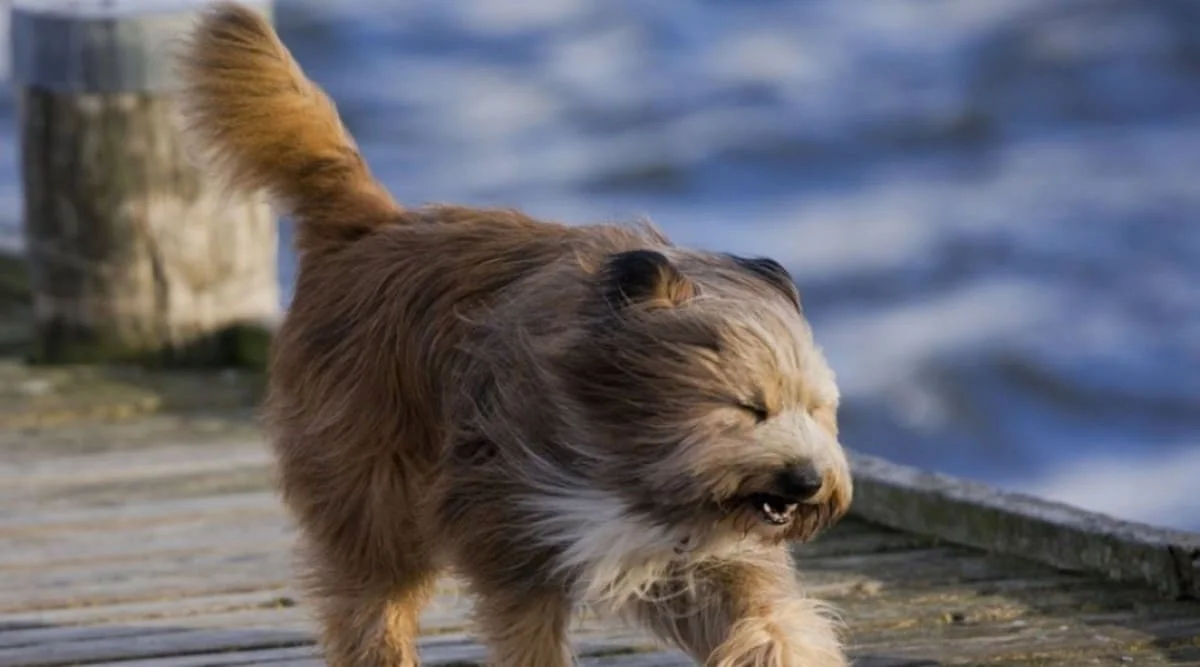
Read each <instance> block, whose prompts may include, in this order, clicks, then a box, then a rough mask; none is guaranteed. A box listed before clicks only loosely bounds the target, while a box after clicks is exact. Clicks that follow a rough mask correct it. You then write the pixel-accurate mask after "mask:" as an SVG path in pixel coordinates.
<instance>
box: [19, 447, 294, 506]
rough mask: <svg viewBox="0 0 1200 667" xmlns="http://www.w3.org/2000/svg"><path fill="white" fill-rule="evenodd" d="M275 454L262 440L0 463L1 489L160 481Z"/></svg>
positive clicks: (267, 460) (255, 463) (258, 462)
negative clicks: (148, 480) (141, 480)
mask: <svg viewBox="0 0 1200 667" xmlns="http://www.w3.org/2000/svg"><path fill="white" fill-rule="evenodd" d="M270 464H271V454H270V452H269V451H268V450H267V448H266V446H265V445H264V444H263V443H262V442H261V441H251V442H230V443H211V444H209V445H206V446H200V447H198V446H194V445H163V446H159V447H154V448H152V449H143V450H140V451H137V452H122V451H117V452H104V453H100V454H93V455H90V456H70V457H59V458H47V459H40V460H35V461H25V462H12V463H5V462H0V489H3V493H4V494H5V495H8V494H13V495H16V494H17V493H18V492H30V491H37V492H39V493H48V492H51V493H52V492H55V491H58V490H60V489H62V487H69V486H73V485H85V484H99V483H108V484H113V483H126V482H130V481H135V480H138V479H147V478H149V479H155V480H161V479H164V478H169V477H171V476H175V475H194V474H196V473H202V472H220V471H225V470H230V469H236V468H245V467H266V466H269V465H270Z"/></svg>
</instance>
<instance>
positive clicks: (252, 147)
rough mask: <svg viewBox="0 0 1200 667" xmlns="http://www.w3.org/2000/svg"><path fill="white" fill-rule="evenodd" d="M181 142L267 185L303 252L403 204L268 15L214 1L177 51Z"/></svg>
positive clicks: (251, 184)
mask: <svg viewBox="0 0 1200 667" xmlns="http://www.w3.org/2000/svg"><path fill="white" fill-rule="evenodd" d="M178 64H179V72H180V76H181V77H182V84H183V90H182V92H181V95H180V111H181V114H182V119H183V122H184V124H185V127H184V130H185V134H186V135H187V136H188V139H189V143H190V144H191V145H192V146H193V147H194V148H196V149H198V151H199V154H200V155H202V156H204V157H206V158H208V159H210V160H211V161H213V162H215V165H214V166H216V167H219V168H220V169H219V171H220V172H221V173H222V175H223V176H225V177H227V178H228V184H229V185H230V186H231V187H232V188H234V189H236V190H238V191H243V192H248V191H256V190H266V191H267V192H268V193H270V195H271V196H272V198H273V199H274V200H275V202H276V204H277V205H278V206H280V207H281V208H282V209H283V210H284V212H285V213H289V214H291V215H292V216H293V217H294V218H295V219H296V223H297V230H296V245H297V247H298V248H299V250H301V251H302V252H312V251H318V250H322V249H328V248H334V247H338V246H341V245H343V244H345V243H348V242H350V241H352V240H354V239H356V238H358V237H360V236H362V235H363V234H365V233H367V232H369V231H371V229H373V228H375V227H377V226H378V225H381V224H387V223H388V222H389V221H391V220H395V219H396V216H397V214H398V213H399V212H400V211H401V208H400V206H399V205H398V204H397V203H396V202H395V201H394V200H393V199H392V197H391V195H390V194H388V192H387V191H386V190H385V189H384V188H383V186H382V185H380V184H379V183H378V182H377V181H376V180H375V178H374V177H373V176H372V175H371V172H370V170H369V169H368V168H367V165H366V163H365V162H364V161H363V159H362V156H361V155H360V154H359V152H358V148H357V147H356V146H355V143H354V139H353V138H352V137H351V136H350V134H349V133H348V132H347V131H346V128H345V127H344V126H343V125H342V122H341V118H340V117H339V116H338V113H337V109H336V108H335V107H334V104H333V102H332V101H331V100H330V99H329V98H328V97H327V96H326V95H325V93H324V92H323V91H322V90H321V89H320V88H319V87H317V85H316V84H314V83H313V82H312V81H310V80H309V79H308V78H307V77H306V76H305V75H304V72H303V71H302V70H301V69H300V66H299V65H298V64H297V63H296V61H295V60H294V59H293V58H292V55H291V53H290V52H289V51H288V50H287V47H285V46H284V45H283V43H282V42H281V41H280V40H279V37H278V35H276V33H275V30H274V28H272V26H271V25H270V23H268V22H267V20H266V19H265V18H264V17H262V16H261V15H259V14H258V13H256V12H254V11H253V10H251V9H248V8H246V7H244V6H241V5H239V4H237V3H234V2H217V3H214V4H213V5H212V6H211V7H210V8H208V9H207V11H206V12H205V13H204V14H203V16H202V18H201V20H200V22H199V25H198V26H197V27H196V29H195V31H194V32H193V33H192V34H191V36H190V39H188V40H186V43H185V45H184V48H183V50H182V52H181V53H180V54H179V57H178Z"/></svg>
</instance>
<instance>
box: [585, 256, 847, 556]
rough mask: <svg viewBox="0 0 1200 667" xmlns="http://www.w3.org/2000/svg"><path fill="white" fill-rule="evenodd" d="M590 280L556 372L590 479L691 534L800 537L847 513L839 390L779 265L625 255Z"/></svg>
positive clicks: (656, 520) (648, 517)
mask: <svg viewBox="0 0 1200 667" xmlns="http://www.w3.org/2000/svg"><path fill="white" fill-rule="evenodd" d="M592 281H593V284H592V285H591V287H592V289H591V292H592V294H591V296H590V297H589V298H590V301H589V302H588V304H587V305H586V306H585V310H586V314H585V317H584V320H585V321H586V323H587V324H586V328H585V330H584V331H583V332H582V333H581V335H580V336H578V338H577V339H576V343H575V344H573V345H572V346H571V347H570V349H569V350H568V351H567V352H566V354H564V355H563V356H562V361H561V363H562V364H563V365H564V368H563V371H564V372H563V373H561V378H562V383H563V386H564V389H565V390H566V393H567V395H568V396H569V397H570V399H571V402H572V404H573V406H574V412H575V413H576V417H575V421H576V423H575V424H574V425H573V430H575V431H576V433H574V434H573V436H572V437H573V438H574V439H575V442H576V443H578V446H579V447H582V448H585V449H586V450H587V453H588V454H589V455H590V458H592V459H593V460H595V461H596V462H597V464H596V465H595V474H594V479H593V480H592V481H593V482H594V483H596V484H600V485H603V486H604V487H605V488H606V490H607V491H609V492H611V493H614V494H619V495H620V496H621V497H622V498H623V500H624V504H625V505H627V506H628V507H630V508H631V511H633V512H636V513H637V514H639V515H640V516H639V518H640V519H642V520H643V521H647V522H649V523H650V524H657V525H660V526H669V527H672V528H680V527H683V528H684V529H683V530H681V531H678V532H679V533H682V534H686V535H689V536H690V535H692V534H698V533H703V534H709V535H711V534H712V532H713V531H714V530H716V531H721V532H725V533H737V534H742V535H757V536H759V537H761V538H763V539H765V540H767V541H770V542H775V543H778V542H782V541H795V540H800V541H804V540H808V539H811V538H812V537H813V536H814V535H816V534H817V533H818V532H819V531H821V530H822V529H824V528H826V527H828V526H830V525H832V524H833V523H834V522H836V521H837V520H838V519H839V518H841V516H842V515H844V514H845V512H846V511H847V509H848V507H849V505H850V501H851V495H852V484H851V478H850V473H849V468H848V465H847V462H846V457H845V454H844V452H843V451H842V448H841V445H840V444H839V442H838V428H837V414H836V413H837V405H838V391H837V386H836V384H835V382H834V376H833V373H832V371H831V370H830V368H829V366H828V364H827V362H826V360H825V358H824V355H823V354H822V353H821V351H820V350H819V349H818V348H817V346H816V345H815V344H814V341H813V338H812V331H811V329H810V327H809V325H808V323H807V321H806V320H805V318H804V316H803V315H802V313H801V308H800V297H799V294H798V292H797V290H796V287H795V284H794V283H793V281H792V279H791V276H789V275H788V273H787V271H786V270H784V268H783V267H782V266H780V265H779V264H778V263H777V262H775V261H773V260H770V259H762V258H759V259H748V258H742V257H736V256H732V255H713V254H705V253H695V252H689V251H682V250H677V249H673V248H666V249H663V250H661V251H657V250H633V251H628V252H621V253H617V254H614V255H611V256H609V257H608V258H607V259H606V260H605V262H604V263H603V265H602V266H600V267H599V268H598V270H597V271H595V273H594V274H593V276H592Z"/></svg>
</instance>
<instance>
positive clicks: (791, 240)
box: [0, 0, 1200, 529]
mask: <svg viewBox="0 0 1200 667" xmlns="http://www.w3.org/2000/svg"><path fill="white" fill-rule="evenodd" d="M333 4H334V3H321V2H317V1H316V0H306V1H305V2H290V3H288V2H285V3H284V4H283V5H282V8H281V9H280V10H279V12H278V17H277V19H278V20H277V23H278V24H279V26H280V30H281V33H282V34H283V37H284V39H285V41H287V42H288V43H289V44H291V45H293V47H294V49H295V52H296V54H297V57H298V58H299V59H300V61H301V62H302V64H303V65H304V66H305V67H306V68H307V69H308V70H309V72H310V74H311V75H312V76H313V78H315V79H317V80H318V81H319V82H320V83H322V84H323V85H324V86H326V87H327V89H328V90H329V91H330V92H331V93H332V94H333V96H334V97H335V98H336V100H337V101H338V103H339V105H340V107H341V109H342V110H343V113H344V115H345V117H346V119H347V124H348V125H349V126H350V128H351V130H352V131H353V132H354V133H355V135H356V136H357V137H358V138H359V141H360V143H361V144H362V146H363V149H364V152H365V153H366V154H367V157H368V159H369V160H370V162H371V163H372V165H373V167H374V169H375V170H376V172H377V173H378V174H379V175H380V176H381V177H382V178H383V179H384V180H386V181H387V182H388V183H389V184H390V185H391V186H392V189H393V191H394V192H395V193H396V194H397V196H398V197H400V198H401V199H403V200H405V201H408V202H410V203H419V202H422V201H435V200H440V201H447V200H454V201H463V202H470V203H488V204H502V205H514V206H520V207H523V208H526V209H528V210H529V211H531V212H533V213H535V214H539V215H543V216H547V217H554V218H558V219H561V220H566V221H570V222H587V221H592V220H597V219H605V220H610V219H617V218H628V217H634V216H643V215H644V216H647V217H650V218H651V219H653V220H655V221H656V222H657V223H658V224H659V225H660V226H661V227H663V228H664V229H665V230H667V232H668V233H669V234H671V235H672V236H673V237H674V238H675V239H676V240H677V241H678V242H682V243H688V244H695V245H700V246H704V247H709V248H713V249H721V250H731V251H737V252H745V253H762V254H770V255H772V256H775V257H776V258H778V259H779V260H780V261H782V262H783V263H784V264H786V265H787V266H788V267H789V268H790V269H791V270H792V271H793V273H794V274H795V276H796V278H797V280H798V282H799V283H800V285H801V288H802V290H803V292H804V294H805V300H806V308H807V311H808V313H809V315H810V318H811V319H812V321H813V324H814V327H815V328H816V330H817V335H818V338H819V339H820V340H821V341H822V342H823V344H824V346H825V348H826V350H827V352H828V354H829V356H830V359H831V361H832V363H833V365H834V367H835V369H836V370H837V371H838V372H839V377H840V381H841V384H842V389H843V394H844V397H845V398H844V405H845V412H844V414H845V417H844V419H845V427H844V428H845V440H846V442H847V444H849V445H850V446H852V447H856V448H858V449H861V450H864V451H867V452H872V453H876V454H880V455H884V456H887V457H889V458H892V459H895V460H899V461H903V462H907V463H911V464H915V465H918V466H922V467H926V468H931V469H935V470H940V471H945V472H949V473H954V474H959V475H963V476H967V477H971V478H975V479H981V480H985V481H988V482H992V483H996V484H999V485H1001V486H1004V487H1006V488H1011V489H1018V490H1025V491H1032V492H1035V493H1038V494H1040V495H1043V496H1046V497H1051V498H1058V499H1062V500H1065V501H1068V502H1072V503H1075V504H1078V505H1081V506H1084V507H1088V508H1092V509H1097V510H1101V511H1106V512H1109V513H1111V514H1114V515H1117V516H1121V517H1125V518H1131V519H1139V520H1145V521H1149V522H1152V523H1158V524H1164V525H1172V526H1177V527H1183V528H1193V529H1200V494H1197V493H1195V492H1194V491H1193V490H1192V488H1191V487H1192V486H1194V485H1195V483H1196V482H1195V480H1197V479H1200V228H1198V224H1200V223H1198V221H1197V220H1196V216H1197V213H1198V212H1200V3H1195V2H1193V1H1192V0H1173V1H1169V0H1125V1H1119V0H1106V1H1104V2H1095V1H1093V0H1080V1H1077V2H1072V1H1068V0H1007V1H1006V2H962V1H961V0H887V1H883V0H876V1H874V2H855V3H846V2H841V1H840V0H806V1H804V0H792V1H785V0H740V1H739V2H733V1H730V0H660V1H658V2H654V3H649V2H642V1H635V0H538V1H536V2H534V1H531V0H455V1H454V2H443V1H440V0H407V1H406V2H403V3H385V2H379V3H374V2H366V1H365V0H359V1H357V2H339V3H337V8H336V9H334V8H332V7H330V6H329V5H333ZM11 115H12V110H11V106H10V105H6V106H4V107H0V122H2V123H3V127H2V129H0V145H4V146H10V145H12V144H11V143H10V142H11V136H12V135H11V132H12V120H11ZM0 159H2V160H4V162H0V228H3V225H4V221H7V222H8V224H9V228H10V229H11V228H12V223H13V221H15V219H16V216H17V207H16V201H17V199H16V192H17V188H18V185H17V183H16V180H15V179H16V176H15V172H14V162H13V160H14V158H13V157H12V156H11V155H10V154H9V153H8V152H7V151H6V152H5V154H4V155H0ZM281 276H282V277H283V279H284V280H285V281H290V279H291V265H290V261H289V260H287V259H285V261H284V265H283V266H282V267H281Z"/></svg>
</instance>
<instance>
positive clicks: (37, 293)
mask: <svg viewBox="0 0 1200 667" xmlns="http://www.w3.org/2000/svg"><path fill="white" fill-rule="evenodd" d="M251 4H257V5H260V7H259V9H261V10H263V11H264V12H265V11H267V10H269V4H267V3H266V2H261V1H260V2H257V3H251ZM204 5H205V3H203V2H191V1H188V0H16V1H15V2H14V4H13V10H12V12H13V13H12V24H11V32H12V40H11V41H12V49H13V58H12V70H13V72H12V73H13V80H14V84H15V85H16V86H17V91H18V96H19V103H20V116H19V117H20V121H19V122H20V132H21V175H22V178H23V186H24V194H25V209H24V231H25V241H26V252H27V261H28V263H29V269H30V285H31V290H32V292H33V313H34V314H33V317H34V322H35V339H36V342H35V345H34V348H35V349H34V353H33V359H34V360H35V361H41V362H49V363H78V362H113V361H116V362H139V363H150V364H168V365H181V364H188V365H204V366H220V365H230V364H239V363H245V362H247V361H261V357H262V355H263V352H262V348H263V347H264V343H265V339H264V336H265V335H266V334H265V331H266V330H267V329H268V328H269V326H270V324H271V323H272V322H273V321H274V320H275V319H276V318H277V317H278V311H279V308H280V304H279V286H278V278H277V264H276V262H277V247H278V231H277V227H276V224H275V220H274V218H273V216H272V214H271V213H270V211H269V210H268V208H267V207H266V204H265V203H264V201H263V200H261V199H259V198H230V197H228V196H227V195H224V194H223V193H220V192H218V191H217V190H216V189H215V188H214V183H213V181H212V180H211V179H210V178H208V177H206V176H205V175H204V174H203V173H202V172H200V171H199V170H198V169H197V168H196V167H195V166H194V165H193V163H192V162H190V161H189V160H188V159H187V158H186V157H185V156H184V152H183V148H182V145H181V139H180V137H179V134H178V126H177V123H176V119H175V117H174V116H173V101H172V97H171V94H170V93H171V88H172V85H173V79H174V77H173V76H172V67H173V64H172V61H171V58H170V55H171V53H172V50H173V49H174V48H176V45H177V44H178V40H179V38H180V37H181V36H182V35H183V34H184V32H185V31H186V30H187V29H188V28H189V27H190V26H191V25H192V24H193V21H194V20H195V18H196V13H197V11H199V10H200V9H202V8H203V7H204ZM248 357H250V358H248ZM255 357H257V359H253V358H255Z"/></svg>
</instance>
